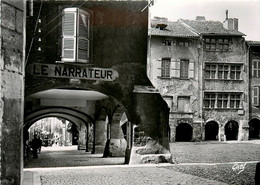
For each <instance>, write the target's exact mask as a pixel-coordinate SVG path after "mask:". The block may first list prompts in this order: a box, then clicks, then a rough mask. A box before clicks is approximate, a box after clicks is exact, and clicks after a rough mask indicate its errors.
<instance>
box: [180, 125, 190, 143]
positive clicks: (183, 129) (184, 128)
mask: <svg viewBox="0 0 260 185" xmlns="http://www.w3.org/2000/svg"><path fill="white" fill-rule="evenodd" d="M191 139H192V126H191V125H190V124H188V123H180V124H179V125H178V126H177V127H176V141H191Z"/></svg>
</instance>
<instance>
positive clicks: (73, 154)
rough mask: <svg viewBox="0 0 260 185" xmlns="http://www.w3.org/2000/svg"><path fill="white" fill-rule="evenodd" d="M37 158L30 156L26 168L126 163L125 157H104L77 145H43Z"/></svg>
mask: <svg viewBox="0 0 260 185" xmlns="http://www.w3.org/2000/svg"><path fill="white" fill-rule="evenodd" d="M38 156H39V157H38V158H37V159H32V158H29V160H28V161H27V162H26V163H25V168H42V167H74V166H97V165H118V164H124V160H125V159H124V157H113V158H103V157H102V154H91V153H90V152H85V151H84V150H77V146H69V147H43V148H42V152H41V153H40V154H39V155H38Z"/></svg>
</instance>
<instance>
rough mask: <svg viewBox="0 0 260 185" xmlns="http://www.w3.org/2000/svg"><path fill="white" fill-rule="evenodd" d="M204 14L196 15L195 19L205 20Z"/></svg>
mask: <svg viewBox="0 0 260 185" xmlns="http://www.w3.org/2000/svg"><path fill="white" fill-rule="evenodd" d="M205 20H206V19H205V16H196V21H205Z"/></svg>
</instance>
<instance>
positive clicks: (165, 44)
mask: <svg viewBox="0 0 260 185" xmlns="http://www.w3.org/2000/svg"><path fill="white" fill-rule="evenodd" d="M162 44H163V46H171V45H172V42H171V40H164V41H162Z"/></svg>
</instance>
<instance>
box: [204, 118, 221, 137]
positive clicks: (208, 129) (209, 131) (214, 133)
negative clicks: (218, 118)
mask: <svg viewBox="0 0 260 185" xmlns="http://www.w3.org/2000/svg"><path fill="white" fill-rule="evenodd" d="M218 131H219V126H218V123H217V122H215V121H209V122H207V123H206V125H205V140H217V138H218Z"/></svg>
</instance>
